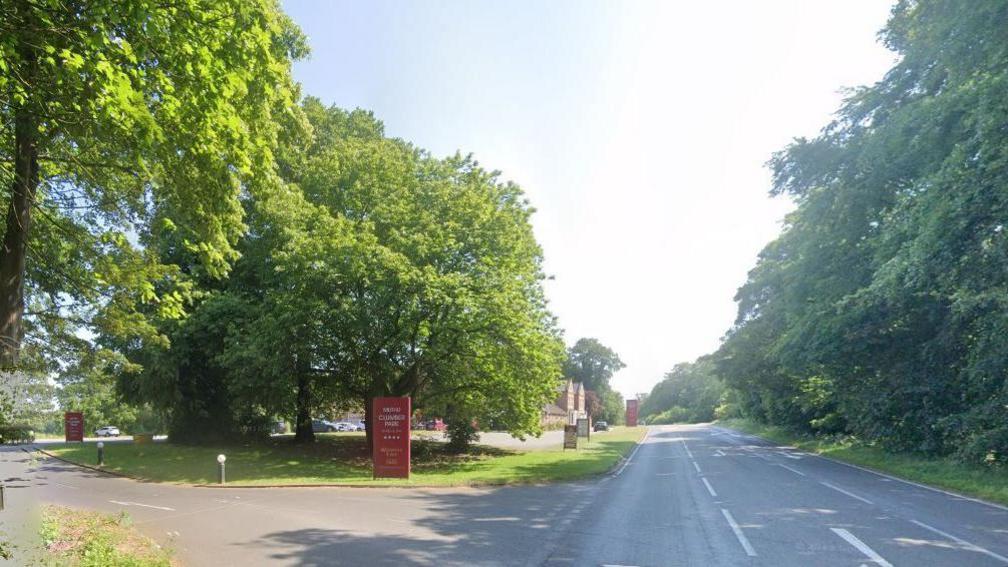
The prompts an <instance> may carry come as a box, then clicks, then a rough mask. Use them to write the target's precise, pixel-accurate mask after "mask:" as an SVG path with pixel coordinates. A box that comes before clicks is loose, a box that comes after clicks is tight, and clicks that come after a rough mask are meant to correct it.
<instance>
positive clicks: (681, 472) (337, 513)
mask: <svg viewBox="0 0 1008 567" xmlns="http://www.w3.org/2000/svg"><path fill="white" fill-rule="evenodd" d="M25 467H26V468H25V470H24V471H22V472H21V473H18V474H19V477H20V478H22V479H24V480H23V481H22V482H20V483H19V486H21V488H18V489H16V490H8V499H10V498H12V497H14V494H12V493H17V494H18V496H17V497H18V498H22V499H24V498H32V499H38V500H40V501H43V502H54V503H59V504H64V505H69V506H77V507H86V508H97V509H103V510H109V511H119V510H126V511H127V512H129V514H130V515H131V516H132V517H133V518H134V521H135V525H136V526H137V527H138V528H139V529H140V530H142V531H143V532H145V533H147V534H148V535H150V536H152V537H154V538H155V539H156V540H158V541H159V542H161V543H167V544H168V545H172V546H173V547H174V548H175V549H176V551H177V554H178V556H179V558H180V559H181V560H182V561H183V562H185V564H187V565H242V566H251V565H303V566H315V565H403V564H407V565H550V566H554V565H627V566H629V565H639V566H663V565H700V566H704V565H768V566H790V565H795V566H798V565H801V566H807V565H843V566H854V567H858V566H861V565H866V566H871V565H881V566H886V565H905V566H925V565H953V566H956V567H966V566H974V565H1005V564H1008V508H1004V507H1000V506H994V505H991V504H986V503H983V502H979V501H975V500H971V499H967V498H963V497H959V496H955V495H951V494H947V493H943V492H940V491H936V490H932V489H927V488H924V487H920V486H916V485H913V484H909V483H905V482H902V481H899V480H896V479H892V478H888V477H885V476H880V475H878V474H874V473H871V472H868V471H865V470H861V469H858V468H854V467H851V466H847V465H843V464H840V463H836V462H833V461H829V460H826V459H822V458H819V457H815V456H811V455H807V454H804V453H801V452H798V451H794V450H791V449H787V448H780V447H775V446H773V445H770V444H768V443H766V442H763V441H761V440H759V439H756V438H753V437H750V436H747V435H743V434H740V433H736V432H733V431H729V430H725V429H719V428H717V427H713V426H708V425H700V426H665V427H653V428H651V429H650V430H649V433H648V436H647V438H646V439H645V441H644V442H643V443H642V444H641V445H639V446H638V448H637V449H636V450H635V452H634V453H633V454H632V457H631V458H630V460H629V461H627V462H626V464H625V466H622V467H621V468H619V469H617V470H616V471H615V472H614V473H613V474H611V475H608V476H606V477H602V478H600V479H595V480H591V481H585V482H579V483H568V484H556V485H546V486H524V487H501V488H465V489H462V488H459V489H369V488H346V489H340V488H318V489H294V488H291V489H237V488H235V489H217V488H187V487H179V486H169V485H159V484H152V483H143V482H135V481H130V480H125V479H119V478H113V477H108V476H105V475H101V474H98V473H94V472H91V471H88V470H85V469H80V468H77V467H73V466H71V465H66V464H63V463H61V462H59V461H55V460H52V459H45V460H42V461H39V462H38V463H36V464H34V465H31V464H30V463H27V464H25ZM4 474H9V473H6V472H5V473H4Z"/></svg>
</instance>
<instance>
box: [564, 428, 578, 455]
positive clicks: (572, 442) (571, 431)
mask: <svg viewBox="0 0 1008 567" xmlns="http://www.w3.org/2000/svg"><path fill="white" fill-rule="evenodd" d="M577 438H578V435H577V426H576V425H565V426H564V450H565V451H566V450H567V449H577Z"/></svg>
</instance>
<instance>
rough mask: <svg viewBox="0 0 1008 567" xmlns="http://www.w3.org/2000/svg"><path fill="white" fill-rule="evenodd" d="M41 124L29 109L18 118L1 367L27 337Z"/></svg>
mask: <svg viewBox="0 0 1008 567" xmlns="http://www.w3.org/2000/svg"><path fill="white" fill-rule="evenodd" d="M38 183H39V171H38V125H37V124H36V123H35V120H34V118H33V117H32V116H31V115H30V114H29V113H28V111H26V110H20V111H19V112H18V113H17V116H16V118H15V119H14V183H13V186H12V187H11V196H10V204H9V205H8V207H7V227H6V230H5V232H4V239H3V249H2V250H0V367H3V368H13V367H14V366H16V365H17V363H18V359H19V357H20V353H21V340H22V338H23V337H24V329H23V328H22V321H21V318H22V315H23V314H24V307H25V298H24V278H25V259H26V257H27V255H28V236H29V230H30V228H31V212H32V207H33V206H35V194H36V191H37V190H38Z"/></svg>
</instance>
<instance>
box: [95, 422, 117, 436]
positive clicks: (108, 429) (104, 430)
mask: <svg viewBox="0 0 1008 567" xmlns="http://www.w3.org/2000/svg"><path fill="white" fill-rule="evenodd" d="M94 434H95V437H119V428H118V427H115V426H114V425H106V426H105V427H99V428H98V429H95V432H94Z"/></svg>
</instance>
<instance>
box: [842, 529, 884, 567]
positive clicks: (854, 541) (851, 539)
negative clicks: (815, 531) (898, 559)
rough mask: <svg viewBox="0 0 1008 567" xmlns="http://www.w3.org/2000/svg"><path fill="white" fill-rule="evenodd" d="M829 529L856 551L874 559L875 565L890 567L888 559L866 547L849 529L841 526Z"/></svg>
mask: <svg viewBox="0 0 1008 567" xmlns="http://www.w3.org/2000/svg"><path fill="white" fill-rule="evenodd" d="M830 530H831V531H832V532H833V533H835V534H836V535H838V536H840V537H842V538H843V539H844V540H845V541H846V542H847V543H849V544H851V545H853V546H854V547H856V548H857V550H858V551H860V552H861V553H863V554H864V556H865V557H867V558H868V559H871V560H872V561H874V562H875V564H876V565H881V566H882V567H892V563H889V562H888V561H886V560H885V559H883V558H882V556H881V555H879V554H878V553H875V550H874V549H872V548H870V547H868V545H867V544H865V542H863V541H861V540H859V539H858V538H856V537H855V536H854V534H852V533H850V532H849V531H847V530H845V529H843V528H830Z"/></svg>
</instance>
